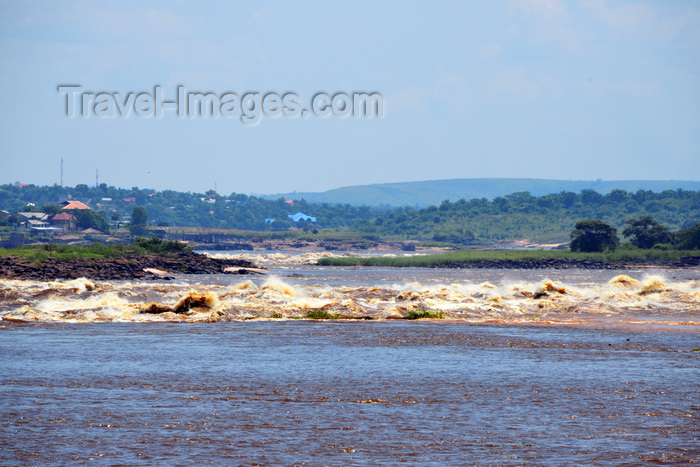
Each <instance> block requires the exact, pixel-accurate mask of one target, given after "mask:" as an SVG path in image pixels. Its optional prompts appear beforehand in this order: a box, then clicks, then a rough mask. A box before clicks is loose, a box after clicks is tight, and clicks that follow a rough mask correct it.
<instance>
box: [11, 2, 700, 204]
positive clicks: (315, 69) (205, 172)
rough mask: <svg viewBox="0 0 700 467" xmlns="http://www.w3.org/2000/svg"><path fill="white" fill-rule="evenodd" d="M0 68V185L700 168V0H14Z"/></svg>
mask: <svg viewBox="0 0 700 467" xmlns="http://www.w3.org/2000/svg"><path fill="white" fill-rule="evenodd" d="M0 71H1V72H0V100H1V103H2V105H0V183H15V182H20V183H32V184H35V185H54V184H59V183H61V159H63V184H64V185H66V186H75V185H77V184H83V183H84V184H87V185H94V184H95V182H96V179H97V180H98V181H99V183H106V184H108V185H112V186H116V187H121V188H131V187H139V188H152V189H156V190H165V189H172V190H178V191H190V192H199V193H202V192H205V191H207V190H211V189H216V190H217V191H218V192H219V193H221V194H230V193H234V192H235V193H245V194H254V193H258V194H275V193H286V192H292V191H300V192H305V191H311V192H316V191H325V190H329V189H333V188H337V187H342V186H348V185H364V184H374V183H388V182H406V181H419V180H440V179H454V178H485V177H507V178H548V179H564V180H594V179H599V178H600V179H603V180H634V179H653V180H698V179H700V2H698V1H682V0H678V1H673V2H658V1H604V0H580V1H559V0H502V1H499V0H494V1H488V2H463V1H445V2H438V3H437V5H435V4H433V2H417V1H416V2H414V1H385V2H343V3H341V2H325V1H315V2H307V1H297V2H282V1H280V2H264V1H261V2H193V1H192V2H189V1H182V0H173V1H154V2H141V1H133V2H129V1H126V2H107V1H64V2H53V1H27V2H24V1H23V2H20V1H2V2H0ZM66 86H75V87H76V88H71V89H72V90H70V91H65V87H66ZM59 87H61V89H63V91H61V90H60V89H59ZM156 87H159V88H160V92H161V93H162V95H161V99H162V100H163V101H167V102H169V101H173V102H175V101H176V98H177V97H178V94H179V90H178V88H179V87H181V88H182V91H183V96H184V99H183V100H185V101H186V100H187V99H190V98H192V94H194V95H196V94H197V93H202V94H206V93H210V94H212V95H213V98H212V102H213V103H215V104H216V110H217V112H218V115H216V116H212V115H211V114H208V115H207V116H201V115H200V114H197V112H196V111H197V108H196V106H194V109H192V106H191V107H189V108H188V107H186V106H184V105H180V104H172V105H170V107H169V108H165V107H163V106H162V105H160V104H157V103H156V102H158V101H157V98H156V96H155V93H156ZM319 93H321V96H320V97H319V99H320V100H319V101H318V102H317V103H318V106H317V107H313V106H312V104H313V102H314V101H313V98H314V96H316V95H319ZM363 93H365V94H376V95H379V96H380V97H381V99H380V100H381V106H380V108H379V110H380V111H381V115H376V113H374V114H372V115H369V116H367V115H362V114H361V112H360V114H359V115H356V114H355V110H356V108H355V107H353V106H352V96H353V95H355V94H363ZM90 94H94V95H95V96H97V97H94V98H91V97H90ZM149 95H150V96H151V97H148V96H149ZM268 95H270V96H271V97H269V99H270V100H269V102H268V103H267V107H264V106H263V102H262V100H263V98H264V97H265V96H268ZM324 95H326V96H328V101H331V100H332V98H333V97H334V96H336V95H338V96H339V97H338V98H337V105H335V106H328V105H327V104H329V102H327V101H326V100H324V99H323V96H324ZM129 96H131V100H129ZM188 96H189V97H188ZM275 96H279V99H278V100H275ZM285 96H287V97H290V96H291V97H290V98H291V101H289V102H287V104H289V105H284V101H283V99H284V97H285ZM295 96H296V97H295ZM344 96H350V97H349V98H348V99H347V102H350V103H351V106H350V107H352V108H343V105H342V104H343V101H344ZM137 99H140V100H137ZM149 99H152V102H151V101H149ZM237 99H238V101H237ZM98 100H99V102H97V101H98ZM69 101H71V102H72V103H74V105H75V107H74V108H73V109H72V110H73V115H72V116H70V115H69V112H68V110H69V108H68V103H69ZM224 101H226V102H225V103H224ZM378 101H379V100H378ZM117 102H119V104H120V105H121V108H123V109H124V110H125V112H124V113H125V114H126V115H123V114H122V110H121V108H120V107H119V106H118V105H117V104H116V103H117ZM110 103H111V105H110ZM222 103H223V104H222ZM83 104H85V105H84V106H83ZM244 104H245V105H246V106H247V107H246V109H247V112H248V113H247V115H252V116H253V117H254V118H252V119H247V118H245V115H243V113H242V112H243V109H242V107H243V105H244ZM174 107H176V108H175V109H174ZM158 108H160V109H161V110H160V112H159V115H156V112H158ZM265 109H267V111H269V112H267V113H266V110H265ZM302 109H305V110H306V111H305V112H303V115H302V112H301V110H302ZM190 110H193V113H194V114H193V115H190V114H189V112H190ZM210 110H211V109H210ZM137 111H138V112H137ZM287 111H288V113H285V112H287ZM347 111H349V115H345V116H343V114H345V113H348V112H347ZM139 112H140V114H139ZM180 112H182V115H180ZM323 113H327V114H328V115H321V114H323ZM268 114H269V115H268ZM237 115H243V116H242V117H238V116H237ZM256 115H259V118H258V117H256Z"/></svg>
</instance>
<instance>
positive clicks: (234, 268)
mask: <svg viewBox="0 0 700 467" xmlns="http://www.w3.org/2000/svg"><path fill="white" fill-rule="evenodd" d="M145 269H151V270H158V271H162V272H165V273H166V275H163V274H160V273H155V272H154V271H145ZM250 269H255V270H259V268H257V266H256V265H255V264H253V263H252V262H250V261H247V260H243V259H218V258H210V257H208V256H205V255H200V254H197V253H191V252H189V253H178V254H174V255H172V256H156V255H143V256H132V257H128V258H89V259H75V260H57V259H52V258H49V259H47V260H45V261H42V262H41V263H33V262H31V261H27V260H25V259H22V258H19V257H13V256H6V257H0V277H4V278H9V279H33V280H44V281H50V280H55V279H75V278H78V277H87V278H90V279H97V280H119V279H123V280H131V279H161V280H162V279H163V278H167V277H169V275H172V274H247V273H249V271H250Z"/></svg>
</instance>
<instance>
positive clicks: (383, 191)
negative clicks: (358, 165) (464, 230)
mask: <svg viewBox="0 0 700 467" xmlns="http://www.w3.org/2000/svg"><path fill="white" fill-rule="evenodd" d="M678 188H681V189H684V190H690V191H698V190H700V181H682V180H681V181H679V180H613V181H608V180H592V181H585V180H546V179H536V178H462V179H454V180H433V181H422V182H404V183H382V184H376V185H356V186H347V187H342V188H336V189H333V190H329V191H324V192H321V193H284V194H275V195H262V196H261V197H262V198H267V199H278V198H280V197H284V198H286V199H301V198H303V199H305V200H306V201H308V202H309V203H340V204H346V203H347V204H351V205H366V206H387V207H399V206H410V207H415V208H422V207H426V206H430V205H439V204H440V203H441V202H442V201H444V200H450V201H457V200H459V199H465V200H470V199H481V198H487V199H489V200H490V199H493V198H496V197H498V196H505V195H509V194H511V193H518V192H524V191H528V192H530V194H532V195H533V196H544V195H548V194H552V193H560V192H562V191H568V192H573V193H578V192H580V191H581V190H588V189H591V190H595V191H597V192H598V193H601V194H607V193H610V192H611V191H612V190H614V189H620V190H624V191H628V192H636V191H637V190H650V191H654V192H661V191H664V190H675V189H678Z"/></svg>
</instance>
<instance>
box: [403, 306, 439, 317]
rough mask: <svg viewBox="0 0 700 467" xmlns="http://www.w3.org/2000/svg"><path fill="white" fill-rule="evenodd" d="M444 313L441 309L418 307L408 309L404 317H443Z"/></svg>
mask: <svg viewBox="0 0 700 467" xmlns="http://www.w3.org/2000/svg"><path fill="white" fill-rule="evenodd" d="M444 318H445V315H444V313H443V312H442V311H435V312H433V311H430V310H428V309H425V308H419V309H417V310H410V311H409V312H408V314H406V318H405V319H444Z"/></svg>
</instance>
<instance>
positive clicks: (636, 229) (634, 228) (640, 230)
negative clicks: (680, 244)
mask: <svg viewBox="0 0 700 467" xmlns="http://www.w3.org/2000/svg"><path fill="white" fill-rule="evenodd" d="M625 224H629V227H626V228H625V230H623V231H622V235H624V236H625V237H629V238H630V242H631V243H632V245H634V246H636V247H637V248H652V247H653V246H654V245H656V244H657V243H674V240H675V239H674V238H673V234H672V233H671V231H670V230H668V229H667V228H666V227H664V226H663V225H661V224H659V223H658V222H656V221H655V220H654V219H653V218H652V217H651V216H642V217H640V218H639V219H630V220H628V221H627V222H625Z"/></svg>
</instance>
